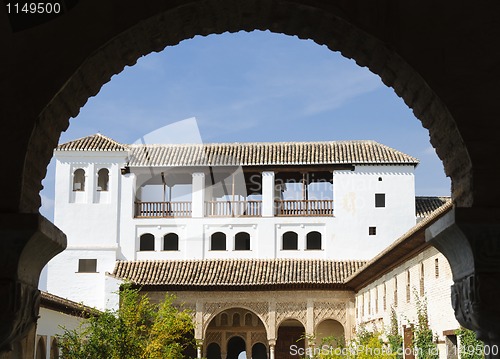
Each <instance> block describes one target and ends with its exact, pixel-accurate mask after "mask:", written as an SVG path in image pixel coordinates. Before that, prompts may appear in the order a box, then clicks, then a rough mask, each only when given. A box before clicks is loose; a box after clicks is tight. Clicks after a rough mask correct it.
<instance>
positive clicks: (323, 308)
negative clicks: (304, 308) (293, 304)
mask: <svg viewBox="0 0 500 359" xmlns="http://www.w3.org/2000/svg"><path fill="white" fill-rule="evenodd" d="M324 319H335V320H336V321H338V322H339V323H340V324H342V325H343V326H344V327H345V326H346V303H332V302H315V303H314V323H315V324H318V323H320V322H321V321H322V320H324Z"/></svg>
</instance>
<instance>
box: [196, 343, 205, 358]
mask: <svg viewBox="0 0 500 359" xmlns="http://www.w3.org/2000/svg"><path fill="white" fill-rule="evenodd" d="M202 348H203V342H198V343H196V358H197V359H201V349H202Z"/></svg>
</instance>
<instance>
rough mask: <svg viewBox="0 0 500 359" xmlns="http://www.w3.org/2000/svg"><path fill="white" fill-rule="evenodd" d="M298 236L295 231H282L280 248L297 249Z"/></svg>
mask: <svg viewBox="0 0 500 359" xmlns="http://www.w3.org/2000/svg"><path fill="white" fill-rule="evenodd" d="M298 238H299V236H298V235H297V233H295V232H291V231H290V232H285V233H283V238H282V239H283V243H282V248H283V250H294V249H298V248H299V245H298V241H299V239H298Z"/></svg>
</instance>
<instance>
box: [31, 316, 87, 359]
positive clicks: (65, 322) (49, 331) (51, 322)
mask: <svg viewBox="0 0 500 359" xmlns="http://www.w3.org/2000/svg"><path fill="white" fill-rule="evenodd" d="M39 316H40V318H39V319H38V322H37V327H36V339H37V340H38V339H39V338H40V337H42V338H43V340H44V341H45V346H46V348H45V349H46V358H50V349H51V346H52V344H54V343H53V341H54V339H56V340H57V338H56V336H57V335H62V334H63V333H64V330H65V329H67V330H73V329H76V328H78V327H79V326H80V323H81V322H82V320H83V319H82V318H81V317H76V316H73V315H69V314H65V313H61V312H58V311H55V310H52V309H47V308H44V307H43V306H42V307H40V313H39ZM35 348H36V343H35ZM35 356H36V353H35Z"/></svg>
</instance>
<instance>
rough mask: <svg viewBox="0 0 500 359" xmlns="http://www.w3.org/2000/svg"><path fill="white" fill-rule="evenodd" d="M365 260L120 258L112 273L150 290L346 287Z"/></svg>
mask: <svg viewBox="0 0 500 359" xmlns="http://www.w3.org/2000/svg"><path fill="white" fill-rule="evenodd" d="M364 264H365V261H333V260H316V259H205V260H142V261H118V262H117V263H116V265H115V269H114V271H113V273H112V274H111V276H114V277H116V278H120V279H123V280H126V281H129V282H131V283H132V284H134V285H138V286H141V287H143V289H148V288H147V287H154V289H160V288H161V289H162V290H213V289H219V290H268V289H269V290H270V289H291V288H294V289H297V288H310V289H312V288H317V289H320V288H321V289H324V288H338V289H342V288H344V280H345V278H347V277H349V276H350V275H352V274H353V273H355V272H356V271H357V270H358V269H359V268H361V267H362V266H363V265H364Z"/></svg>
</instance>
